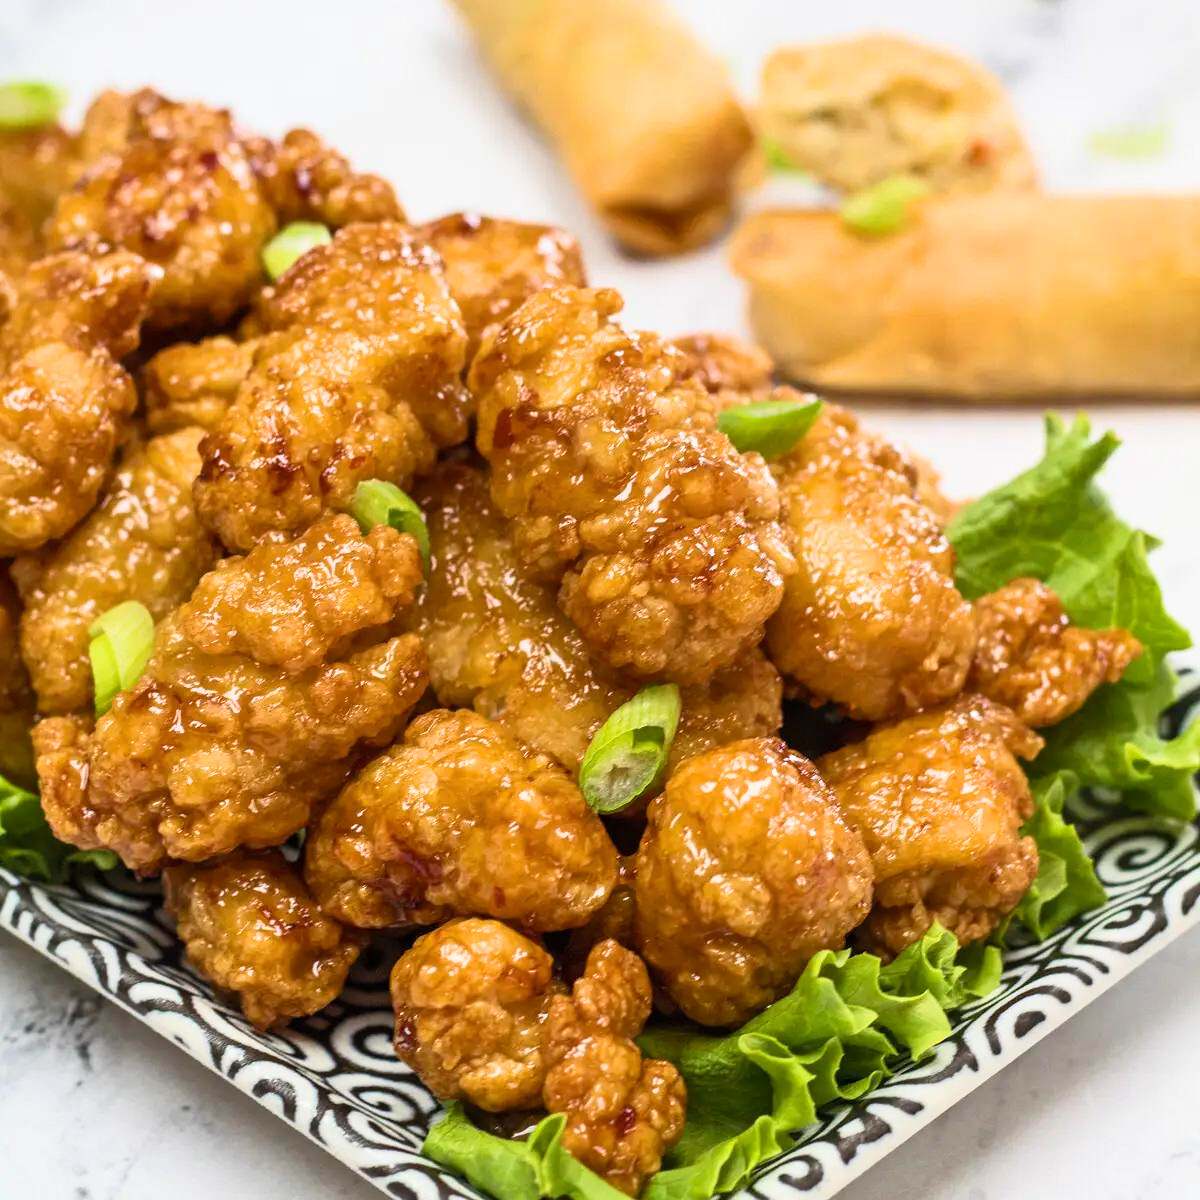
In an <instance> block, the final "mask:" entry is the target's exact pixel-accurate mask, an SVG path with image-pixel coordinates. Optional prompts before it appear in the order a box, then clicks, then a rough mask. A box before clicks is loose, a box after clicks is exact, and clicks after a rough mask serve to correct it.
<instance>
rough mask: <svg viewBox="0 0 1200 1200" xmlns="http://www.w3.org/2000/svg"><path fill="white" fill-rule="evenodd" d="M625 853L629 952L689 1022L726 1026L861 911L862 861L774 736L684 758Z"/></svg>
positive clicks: (762, 1000)
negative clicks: (633, 911)
mask: <svg viewBox="0 0 1200 1200" xmlns="http://www.w3.org/2000/svg"><path fill="white" fill-rule="evenodd" d="M648 815H649V824H648V825H647V827H646V832H645V834H644V835H643V837H642V844H641V846H640V847H639V849H638V855H637V882H636V894H637V923H636V936H637V945H638V949H639V950H640V951H641V953H642V956H643V957H644V958H645V959H646V961H647V963H649V965H650V967H651V969H652V970H653V971H654V972H655V974H656V977H657V978H658V979H659V980H660V982H661V983H662V985H663V986H664V987H665V988H666V990H667V992H668V993H669V994H670V996H671V998H672V999H673V1000H674V1001H675V1002H676V1003H677V1004H678V1005H679V1007H680V1008H681V1009H682V1010H683V1012H684V1013H685V1014H686V1015H687V1016H689V1017H690V1018H691V1019H692V1020H693V1021H697V1022H699V1023H700V1024H702V1025H739V1024H741V1023H742V1022H743V1021H745V1020H746V1019H747V1018H748V1017H750V1016H753V1014H754V1013H756V1012H758V1011H759V1010H760V1009H762V1008H765V1007H766V1006H767V1005H768V1004H770V1003H771V1002H772V1001H774V1000H777V999H779V997H780V996H782V995H784V994H785V993H786V992H787V991H788V990H789V989H790V988H791V987H792V985H793V984H794V983H795V982H796V978H797V977H798V976H799V974H800V972H801V971H802V970H803V968H804V964H805V963H806V962H807V961H808V959H809V958H811V957H812V955H813V954H815V953H816V951H818V950H821V949H826V948H830V949H833V948H837V947H840V946H841V945H842V942H843V941H844V939H845V937H846V935H847V934H848V933H849V932H850V931H851V930H852V929H853V928H854V927H855V926H856V925H858V924H859V922H860V921H862V919H863V918H864V917H865V916H866V914H867V911H868V909H869V908H870V905H871V864H870V861H869V859H868V857H867V852H866V850H865V849H864V847H863V843H862V839H861V838H860V837H859V836H858V834H857V833H855V832H854V830H853V829H852V828H850V826H849V825H847V824H846V822H844V821H843V819H842V817H841V815H840V814H839V812H838V809H837V806H836V805H835V803H834V798H833V795H832V793H831V792H830V790H829V788H828V787H826V785H825V783H824V781H823V780H822V779H821V777H820V775H819V774H818V773H817V770H816V768H815V767H814V766H813V765H812V763H810V762H809V761H808V759H806V758H804V757H803V756H802V755H800V754H798V753H797V752H796V751H794V750H791V749H789V748H788V747H787V746H786V745H785V744H784V743H783V742H781V741H780V740H779V739H777V738H759V739H755V740H748V741H743V742H735V743H734V744H733V745H730V746H724V747H722V748H720V749H717V750H711V751H709V752H708V753H707V754H701V755H698V756H697V757H695V758H692V759H689V760H688V761H687V762H685V763H684V764H683V765H682V766H681V767H680V768H679V769H678V770H677V771H676V772H675V774H674V775H672V777H671V778H670V780H669V781H668V783H667V787H666V791H665V792H664V793H663V794H662V796H660V797H659V798H658V799H657V800H655V801H653V803H651V805H650V809H649V814H648Z"/></svg>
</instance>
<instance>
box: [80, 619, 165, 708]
mask: <svg viewBox="0 0 1200 1200" xmlns="http://www.w3.org/2000/svg"><path fill="white" fill-rule="evenodd" d="M88 636H89V637H90V638H91V639H92V641H91V644H90V645H89V646H88V657H89V658H90V659H91V663H92V681H93V684H94V690H95V693H96V715H97V716H102V715H103V714H104V713H106V712H108V710H109V707H110V706H111V705H112V702H113V698H114V697H115V696H116V694H117V693H118V692H124V691H128V690H129V689H130V688H131V687H133V685H134V684H135V683H137V681H138V680H139V679H140V678H141V677H142V672H143V671H144V670H145V669H146V664H147V663H148V662H149V661H150V652H151V651H152V650H153V649H154V618H153V617H152V616H151V615H150V613H149V612H148V611H147V609H146V607H145V606H144V605H142V604H139V603H138V602H137V601H136V600H126V601H125V603H124V604H118V605H117V606H116V607H115V608H110V609H109V610H108V612H106V613H104V615H103V616H101V617H98V618H97V619H96V620H95V621H93V622H92V624H91V625H90V626H89V628H88Z"/></svg>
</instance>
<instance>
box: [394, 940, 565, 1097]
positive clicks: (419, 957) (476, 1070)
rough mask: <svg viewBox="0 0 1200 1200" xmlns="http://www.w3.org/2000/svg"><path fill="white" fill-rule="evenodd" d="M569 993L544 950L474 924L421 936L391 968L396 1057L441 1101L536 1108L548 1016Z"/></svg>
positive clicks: (526, 941) (534, 944)
mask: <svg viewBox="0 0 1200 1200" xmlns="http://www.w3.org/2000/svg"><path fill="white" fill-rule="evenodd" d="M561 990H562V985H561V984H559V983H558V982H557V980H555V978H554V962H553V960H552V959H551V958H550V955H549V954H547V953H546V951H545V950H543V949H542V947H541V946H540V945H538V943H537V942H535V941H532V940H530V939H529V938H527V937H526V936H525V935H524V934H521V933H518V932H517V931H516V930H515V929H510V928H509V926H507V925H503V924H501V923H500V922H499V921H490V920H481V919H479V918H477V917H468V918H465V919H462V920H456V921H448V922H447V923H446V924H445V925H442V926H439V927H438V928H437V929H435V930H433V931H432V932H431V933H426V934H422V936H421V937H419V938H417V940H416V941H415V942H413V944H412V947H411V949H409V950H407V951H405V953H404V954H402V955H401V956H400V958H399V959H398V960H397V962H396V965H395V966H394V967H393V968H392V977H391V993H392V1006H393V1008H394V1009H395V1011H396V1055H397V1057H398V1058H399V1059H400V1060H401V1061H402V1062H404V1063H406V1064H407V1065H408V1066H409V1067H411V1068H412V1069H413V1070H414V1071H416V1073H417V1075H418V1076H420V1078H421V1082H422V1083H424V1084H425V1086H426V1087H427V1088H429V1090H430V1091H431V1092H433V1094H434V1095H435V1096H437V1097H438V1098H439V1099H442V1100H466V1101H467V1102H468V1103H470V1104H474V1105H476V1106H477V1107H479V1108H482V1109H484V1110H486V1111H487V1112H508V1111H509V1110H511V1109H520V1108H536V1107H537V1106H538V1104H539V1103H540V1102H541V1098H542V1084H543V1083H544V1082H545V1078H546V1065H545V1061H544V1057H543V1052H542V1044H543V1041H544V1039H545V1025H546V1017H547V1015H548V1013H549V1009H550V1001H551V999H552V997H553V996H555V995H556V994H557V993H559V992H560V991H561Z"/></svg>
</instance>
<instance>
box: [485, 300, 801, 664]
mask: <svg viewBox="0 0 1200 1200" xmlns="http://www.w3.org/2000/svg"><path fill="white" fill-rule="evenodd" d="M620 305H621V301H620V297H619V296H618V295H617V294H616V292H613V291H610V290H602V291H588V290H582V289H579V288H569V287H563V288H552V289H547V290H545V291H541V292H537V293H535V294H534V295H533V296H531V297H530V299H528V300H527V301H526V302H525V303H524V304H523V305H522V306H521V307H520V308H519V309H518V310H517V311H516V312H515V313H513V314H512V316H510V317H509V318H508V320H507V321H505V322H504V324H503V325H501V326H500V327H499V328H498V329H497V330H494V331H493V332H492V333H491V334H489V335H488V336H487V337H485V338H484V340H483V345H482V347H481V349H480V352H479V354H478V355H477V356H476V359H475V362H474V365H473V366H472V368H471V373H470V383H471V387H472V389H473V391H474V392H475V393H476V395H477V397H478V399H479V406H480V407H479V433H478V445H479V449H480V451H481V452H482V454H483V456H484V457H485V458H487V459H488V460H489V461H490V463H491V465H492V480H491V484H492V496H493V498H494V499H495V502H496V505H497V507H498V508H499V509H500V511H501V512H502V513H504V515H505V516H506V517H508V518H509V519H510V520H511V521H512V522H513V542H514V546H515V548H516V551H517V556H518V559H519V561H520V563H521V565H522V569H523V570H525V571H526V572H527V573H531V574H534V575H536V576H538V577H540V578H542V579H545V580H547V581H549V582H554V583H561V590H560V597H559V598H560V602H561V604H562V606H563V609H564V611H565V612H566V613H567V615H568V616H569V617H570V618H571V619H572V620H573V621H574V622H575V624H576V626H577V627H578V628H579V631H580V633H581V634H582V636H583V638H584V641H585V642H586V644H587V646H588V648H589V650H590V651H591V652H592V654H594V655H595V656H596V657H598V658H599V659H601V660H602V661H604V662H605V663H607V665H608V666H610V667H611V668H614V669H617V670H625V671H628V672H630V673H631V674H633V675H635V676H640V677H643V678H662V677H665V678H668V679H672V680H674V681H676V682H679V683H703V682H705V681H706V680H708V679H709V678H711V677H712V675H713V674H714V673H715V672H716V671H718V670H720V669H721V668H722V667H725V666H729V665H730V664H731V663H732V662H734V661H735V660H736V659H737V658H738V656H739V655H740V654H742V653H744V652H745V651H746V650H748V649H751V648H752V647H753V646H755V645H757V643H758V641H759V640H760V638H761V636H762V631H763V625H764V622H765V621H766V619H767V618H768V617H769V616H770V615H771V614H772V613H773V612H774V611H775V609H776V608H777V607H778V605H779V602H780V599H781V597H782V592H783V581H784V578H785V577H786V576H787V575H788V574H790V573H791V572H792V571H793V570H794V568H795V563H794V561H793V558H792V555H791V552H790V550H789V548H788V545H787V541H786V538H785V536H784V533H783V529H782V527H781V526H780V525H779V523H778V520H777V517H778V515H779V497H778V492H777V489H776V487H775V484H774V482H773V480H772V478H771V475H770V472H769V471H768V470H767V467H766V464H765V463H764V462H763V461H762V459H761V458H759V457H758V456H757V455H742V454H739V453H737V451H736V450H734V448H733V446H732V445H731V444H730V442H729V440H728V439H727V438H726V437H725V435H724V434H722V433H719V432H717V430H716V429H715V425H714V422H715V416H714V408H713V405H712V403H711V399H710V397H709V396H708V393H707V392H705V390H704V389H703V387H701V386H700V384H699V383H698V382H696V381H695V380H686V381H680V380H679V379H678V378H677V376H678V374H679V372H680V371H681V370H682V368H683V358H682V356H681V355H680V354H679V353H678V352H677V351H674V350H672V349H671V348H670V347H668V346H667V345H665V344H664V343H663V342H662V341H661V340H659V339H658V338H656V337H654V336H653V335H648V334H644V335H639V334H630V333H627V332H625V331H624V330H623V329H622V328H621V327H620V326H619V325H617V324H615V323H614V322H613V321H612V320H611V317H612V315H613V313H615V312H616V311H617V310H618V309H619V308H620Z"/></svg>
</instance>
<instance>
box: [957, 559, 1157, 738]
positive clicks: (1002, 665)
mask: <svg viewBox="0 0 1200 1200" xmlns="http://www.w3.org/2000/svg"><path fill="white" fill-rule="evenodd" d="M975 625H976V628H977V629H978V631H979V641H978V643H977V644H976V646H975V657H974V659H973V660H972V662H971V673H970V675H969V676H968V678H967V687H968V688H969V689H970V690H971V691H973V692H979V693H980V694H981V695H984V696H987V697H988V699H989V700H995V701H996V702H997V703H998V704H1003V705H1006V706H1007V707H1008V708H1011V709H1012V711H1013V712H1015V713H1016V714H1017V716H1018V717H1019V718H1020V719H1021V720H1022V721H1024V722H1025V724H1026V725H1030V726H1032V727H1033V728H1035V729H1041V728H1044V727H1045V726H1047V725H1056V724H1057V723H1058V722H1059V721H1061V720H1063V719H1064V718H1066V717H1069V716H1070V715H1071V714H1072V713H1074V712H1078V711H1079V709H1080V708H1082V707H1083V704H1084V702H1085V701H1086V700H1087V698H1088V697H1089V696H1090V695H1091V694H1092V693H1093V692H1094V691H1095V690H1096V689H1097V688H1098V687H1099V686H1100V685H1101V684H1104V683H1116V682H1117V680H1119V679H1120V678H1121V676H1122V675H1123V674H1124V673H1125V668H1126V667H1127V666H1129V664H1130V663H1131V662H1133V661H1134V659H1136V658H1138V657H1139V656H1140V655H1141V653H1142V644H1141V642H1139V641H1138V640H1137V638H1135V637H1134V636H1133V634H1131V633H1128V632H1126V631H1125V630H1124V629H1103V630H1098V629H1083V628H1081V627H1080V626H1078V625H1072V624H1071V621H1070V618H1068V616H1067V614H1066V613H1065V612H1064V611H1063V606H1062V601H1061V600H1059V598H1058V597H1057V596H1056V595H1055V594H1054V592H1053V591H1051V590H1050V588H1048V587H1047V586H1046V585H1045V584H1044V583H1041V582H1039V581H1038V580H1036V579H1014V580H1013V581H1012V583H1009V584H1006V585H1005V586H1004V587H1002V588H1001V589H1000V590H999V591H996V592H992V593H991V595H989V596H982V597H980V599H978V600H976V601H975Z"/></svg>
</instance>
